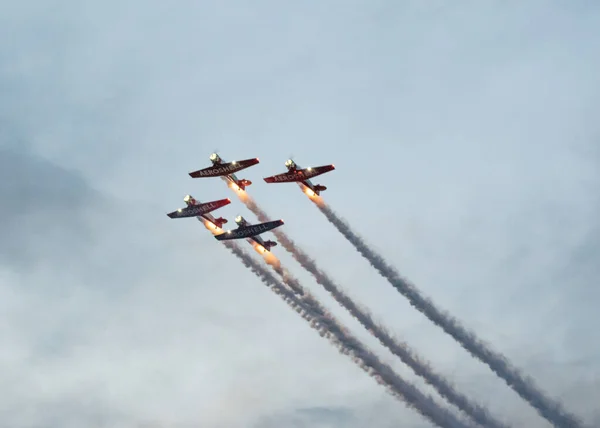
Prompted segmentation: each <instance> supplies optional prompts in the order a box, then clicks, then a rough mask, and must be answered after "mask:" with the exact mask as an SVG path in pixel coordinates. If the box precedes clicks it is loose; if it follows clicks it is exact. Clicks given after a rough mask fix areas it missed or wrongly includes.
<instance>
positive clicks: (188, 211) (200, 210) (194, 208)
mask: <svg viewBox="0 0 600 428" xmlns="http://www.w3.org/2000/svg"><path fill="white" fill-rule="evenodd" d="M230 203H231V200H230V199H229V198H225V199H219V200H218V201H211V202H204V203H201V204H197V205H190V206H188V207H185V208H180V209H178V210H176V211H173V212H170V213H168V214H167V215H168V216H169V217H171V218H185V217H197V216H199V215H202V214H206V213H209V212H211V211H214V210H216V209H219V208H221V207H224V206H225V205H229V204H230Z"/></svg>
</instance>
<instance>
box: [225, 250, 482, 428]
mask: <svg viewBox="0 0 600 428" xmlns="http://www.w3.org/2000/svg"><path fill="white" fill-rule="evenodd" d="M223 243H224V244H225V246H226V247H227V248H228V249H229V250H230V251H231V252H232V253H233V254H235V255H236V256H237V257H238V258H239V259H240V260H241V261H242V263H243V264H244V265H245V266H246V267H248V268H249V269H250V270H252V272H254V273H255V274H256V275H257V276H258V277H259V278H260V279H261V280H262V282H263V283H265V285H267V286H268V287H269V288H271V290H272V291H273V292H275V293H276V294H277V295H279V296H280V297H281V298H282V299H283V300H284V301H285V302H286V303H287V304H288V305H289V306H290V307H291V308H292V309H294V310H295V311H296V312H298V313H300V314H301V315H302V318H304V319H305V320H306V321H308V322H309V323H310V325H311V327H313V328H314V329H316V330H317V331H318V332H319V334H320V335H321V336H322V337H327V338H328V339H329V340H330V342H331V343H332V344H333V345H334V346H335V347H336V348H337V349H338V350H339V351H340V352H341V353H342V354H344V355H349V356H350V357H351V358H352V360H353V361H354V362H355V363H356V364H357V365H358V366H359V367H360V368H362V369H363V370H364V371H365V372H367V373H368V374H369V375H370V376H372V377H373V378H375V379H376V380H377V382H378V383H380V384H382V385H384V386H386V388H387V389H388V391H389V392H390V393H391V394H392V395H393V396H395V397H396V398H398V399H400V400H401V401H403V402H404V403H405V404H407V405H408V406H409V407H412V408H414V409H415V410H417V411H418V412H419V413H420V414H421V415H423V416H424V417H426V418H427V419H429V420H430V421H431V422H433V423H434V424H436V425H437V426H439V427H447V428H454V427H461V428H465V427H467V428H469V427H474V426H473V425H471V424H467V423H463V422H462V421H460V420H459V419H458V418H457V417H456V416H454V415H453V414H452V413H450V411H448V410H447V409H445V408H443V407H441V406H439V405H438V404H437V403H436V402H435V401H434V400H433V398H432V397H430V396H427V395H424V394H423V393H421V392H420V391H419V390H418V389H417V388H416V387H415V386H414V385H412V384H410V383H408V382H406V381H405V380H403V379H402V378H400V377H399V376H398V375H397V374H396V373H394V371H393V370H392V368H391V367H389V366H388V365H386V364H384V363H383V362H381V361H380V360H379V358H378V357H377V356H376V355H374V354H373V353H372V352H371V351H369V350H368V349H367V348H366V347H365V346H364V345H362V344H361V343H360V342H359V341H358V340H357V339H356V338H354V337H353V336H352V335H351V334H350V333H347V332H346V331H345V329H344V328H342V326H341V324H340V323H339V322H338V321H337V320H336V319H335V318H334V317H333V316H332V315H331V314H329V313H326V312H324V310H323V309H321V308H320V306H319V305H318V303H317V302H316V301H315V300H314V299H313V298H312V296H310V295H308V294H307V295H306V296H305V297H304V298H303V299H302V300H300V299H299V298H298V297H297V296H296V295H294V293H293V292H292V291H290V290H288V289H287V288H286V287H285V286H284V285H283V284H281V283H280V282H279V281H278V280H277V279H276V278H275V277H274V276H273V274H271V272H269V271H268V270H267V269H266V268H265V267H263V266H261V265H260V264H259V263H257V262H256V261H255V260H254V259H252V257H250V255H248V254H246V253H245V252H244V251H243V250H242V249H240V248H239V247H238V246H237V245H236V244H235V243H233V242H230V241H224V242H223Z"/></svg>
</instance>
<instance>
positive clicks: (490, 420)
mask: <svg viewBox="0 0 600 428" xmlns="http://www.w3.org/2000/svg"><path fill="white" fill-rule="evenodd" d="M243 202H244V203H245V204H246V206H247V207H248V209H250V210H251V211H252V212H253V213H254V214H255V215H256V216H257V218H258V219H259V221H261V222H266V221H269V220H270V219H269V216H268V215H267V214H266V213H265V212H264V211H263V210H262V208H260V207H259V206H258V204H257V203H256V202H255V201H254V200H253V199H252V198H251V197H249V196H247V195H246V197H245V198H244V199H243ZM273 233H274V234H275V236H276V237H277V240H278V241H279V243H280V244H281V245H282V246H283V247H284V248H285V249H286V250H287V251H288V252H289V253H290V254H291V255H292V256H293V257H294V259H296V261H298V263H300V265H301V266H302V267H303V268H304V269H306V270H307V271H308V272H310V273H311V274H312V276H313V277H314V278H315V279H316V280H317V282H318V283H319V284H321V285H322V286H323V288H325V290H327V291H328V292H329V293H330V294H331V296H332V297H333V298H334V299H335V300H336V301H337V302H338V303H339V304H340V305H342V306H343V307H344V308H346V310H348V312H350V314H351V315H352V316H353V317H354V318H355V319H357V320H358V321H359V322H360V323H361V324H362V325H363V327H365V329H367V330H368V331H369V332H370V333H371V334H372V335H373V336H374V337H375V338H376V339H378V340H379V342H380V343H381V344H382V345H383V346H385V347H386V348H388V349H389V350H390V351H391V352H392V353H393V354H394V355H396V356H397V357H399V358H400V359H401V360H402V361H403V362H404V363H405V364H406V365H407V366H409V367H410V368H411V369H412V370H413V371H414V372H415V373H416V374H417V375H418V376H420V377H422V378H423V379H424V380H425V381H426V382H427V383H428V384H429V385H431V386H433V387H434V388H435V389H436V390H437V391H438V392H439V393H440V395H441V396H442V397H444V398H445V399H446V400H447V401H448V402H449V403H451V404H453V405H455V406H457V407H458V408H459V409H460V410H462V411H463V412H464V413H466V414H467V415H469V416H470V417H471V418H473V420H475V421H476V422H478V423H479V424H481V425H483V426H486V427H491V428H507V427H508V425H507V424H506V423H503V422H500V421H499V420H497V419H496V418H494V417H493V416H492V415H491V414H490V413H489V411H488V410H487V409H486V408H484V407H483V406H482V405H480V404H478V403H475V402H473V401H472V400H471V399H470V398H468V397H467V396H465V395H464V394H461V393H460V392H458V391H457V390H456V388H455V386H454V385H452V384H451V383H450V381H448V380H447V379H446V378H444V377H443V376H442V375H441V374H439V373H436V372H435V371H434V370H433V368H432V367H431V366H430V365H429V364H428V363H427V362H426V361H424V360H423V359H422V358H421V357H419V356H418V355H417V354H416V352H415V351H414V350H412V349H411V348H410V347H409V346H408V344H406V343H402V342H400V341H398V340H397V339H396V338H394V337H392V335H391V334H390V333H389V332H388V331H387V330H386V329H385V328H384V327H383V326H381V325H379V324H377V323H376V322H375V321H374V320H373V318H372V316H371V314H370V313H369V312H368V311H367V310H366V309H364V308H361V307H360V306H359V305H357V304H356V303H355V302H354V301H353V300H352V298H350V297H349V296H348V295H346V294H345V293H344V292H343V291H342V290H341V288H340V287H339V286H338V285H337V284H336V283H335V282H334V281H333V280H332V279H330V278H329V276H328V275H327V274H325V273H324V272H323V271H321V270H320V269H319V268H318V267H317V266H316V263H315V262H314V260H313V259H311V258H310V257H309V256H308V255H307V254H306V253H304V252H303V251H302V250H301V249H300V248H299V247H298V246H297V245H296V244H295V243H294V242H293V241H292V240H291V239H290V238H289V237H288V236H287V234H286V233H285V232H283V231H281V230H280V229H274V230H273ZM280 269H281V267H280ZM275 270H276V272H278V273H280V272H279V271H278V270H277V269H275ZM280 275H283V273H280ZM284 282H285V281H284Z"/></svg>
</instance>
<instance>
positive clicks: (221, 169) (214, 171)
mask: <svg viewBox="0 0 600 428" xmlns="http://www.w3.org/2000/svg"><path fill="white" fill-rule="evenodd" d="M258 162H259V161H258V158H254V159H244V160H241V161H237V162H236V161H233V162H227V163H221V164H218V165H213V166H209V167H208V168H204V169H200V170H198V171H194V172H190V173H189V174H190V177H192V178H200V177H220V176H222V175H229V174H234V173H236V172H238V171H241V170H242V169H246V168H248V167H251V166H252V165H256V164H257V163H258Z"/></svg>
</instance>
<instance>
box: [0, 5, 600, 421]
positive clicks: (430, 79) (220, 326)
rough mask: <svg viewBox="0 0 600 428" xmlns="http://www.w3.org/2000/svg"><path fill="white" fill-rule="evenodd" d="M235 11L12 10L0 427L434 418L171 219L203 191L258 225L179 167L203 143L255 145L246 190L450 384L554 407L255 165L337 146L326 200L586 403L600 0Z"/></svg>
mask: <svg viewBox="0 0 600 428" xmlns="http://www.w3.org/2000/svg"><path fill="white" fill-rule="evenodd" d="M227 4H228V6H225V5H224V2H208V1H195V2H191V1H179V2H176V3H168V4H167V3H160V2H148V1H130V2H116V1H105V2H97V3H94V4H91V2H75V1H58V0H56V1H48V2H43V4H42V3H39V4H33V3H29V4H28V3H27V2H2V3H0V199H1V200H2V209H1V210H0V339H1V346H0V385H2V388H1V389H0V420H2V426H6V427H10V428H58V427H60V428H71V427H73V428H75V427H78V428H79V427H81V426H86V427H90V428H96V427H109V426H110V427H118V428H121V427H124V428H125V427H127V428H129V427H148V428H149V427H165V428H166V427H169V428H171V427H172V428H193V427H203V428H204V427H209V428H225V427H227V428H238V427H239V428H246V427H252V428H267V427H269V428H270V427H275V426H277V427H294V428H296V427H298V428H303V427H317V426H323V427H335V428H339V427H345V428H354V427H364V426H372V427H378V428H379V427H381V428H387V427H398V426H405V427H414V428H420V427H426V426H430V425H428V423H427V422H426V421H424V420H423V419H422V418H421V417H419V416H418V415H417V414H416V413H415V412H413V411H412V410H409V409H407V408H406V407H405V406H404V405H403V404H401V403H399V402H397V401H395V400H394V399H393V398H392V397H390V396H389V395H388V394H387V393H386V392H385V390H384V389H383V388H381V387H380V386H379V385H378V384H376V383H375V382H374V381H373V380H372V379H371V378H369V377H368V376H367V375H366V374H365V373H364V372H362V371H361V370H360V369H359V368H357V367H356V366H355V365H354V364H353V363H352V361H351V360H349V359H348V358H347V357H345V356H343V355H340V354H338V352H337V351H336V350H335V349H334V348H333V347H331V346H330V345H329V343H328V342H327V341H326V340H324V339H323V338H321V337H319V335H318V334H316V332H315V331H314V330H312V329H310V327H309V326H308V325H307V324H306V323H305V321H303V320H302V319H301V318H300V317H299V316H298V315H297V314H296V313H295V312H293V311H291V310H289V308H288V307H287V306H286V305H285V304H284V303H283V302H282V301H280V300H279V298H278V297H277V296H275V295H274V294H272V293H271V292H270V291H269V290H268V289H266V288H265V287H264V286H263V285H262V284H261V283H260V281H259V280H258V279H256V278H255V277H254V276H253V274H252V273H251V272H249V271H248V270H247V269H245V268H244V267H243V266H242V265H241V264H240V263H239V262H238V261H237V259H236V258H235V257H234V256H233V255H231V254H230V253H229V252H228V251H227V250H226V249H225V248H224V247H223V246H222V245H221V244H219V243H218V242H216V241H215V240H214V238H213V237H212V236H210V234H208V233H207V231H206V230H205V229H204V228H203V227H202V226H201V225H200V224H199V223H198V222H197V221H195V220H193V219H189V220H170V219H168V218H167V217H166V215H165V213H166V212H168V211H172V210H174V209H176V208H179V207H181V206H183V200H182V198H183V196H184V195H185V194H187V193H190V194H192V195H193V196H195V197H196V198H198V199H201V200H203V201H208V200H214V199H220V198H223V197H230V198H232V200H233V203H232V204H231V205H229V206H227V207H225V208H223V209H222V210H220V211H219V212H218V214H219V215H223V216H225V217H226V218H228V219H229V220H230V224H228V226H229V225H231V223H233V217H234V216H235V215H237V214H243V215H244V216H246V217H247V218H248V220H250V221H256V220H255V218H254V217H253V215H252V214H251V213H250V212H249V211H247V210H246V208H245V207H244V206H243V205H242V204H241V203H240V202H239V201H238V200H237V199H236V198H235V197H234V195H233V194H232V192H231V191H230V190H229V189H228V188H227V187H226V186H225V184H224V183H223V182H222V181H220V180H218V179H198V180H193V179H191V178H190V177H189V176H188V175H187V173H188V172H189V171H192V170H195V169H200V168H202V167H205V166H207V165H208V163H209V160H208V156H209V155H210V153H211V152H212V151H213V150H215V149H218V150H219V151H220V153H221V155H222V156H223V157H224V158H225V159H226V160H235V159H242V158H250V157H259V158H260V164H259V165H257V166H255V167H252V168H251V169H248V170H246V171H244V172H242V173H240V176H241V177H243V178H248V179H250V180H252V181H253V182H254V184H253V185H252V186H250V187H249V189H248V191H249V193H250V194H251V195H252V196H253V197H255V199H256V200H257V202H258V203H259V204H260V205H261V206H262V207H263V208H264V209H265V210H266V211H267V212H268V213H269V215H271V216H272V217H276V218H283V219H284V220H285V226H283V227H284V228H285V231H286V232H288V233H289V235H290V236H291V237H292V238H293V239H295V240H296V241H297V242H298V243H299V244H300V245H301V247H302V248H304V249H305V250H307V251H309V252H310V253H311V254H312V255H313V256H314V257H315V258H317V259H318V263H319V265H320V266H321V267H322V268H324V269H325V270H326V271H327V272H328V273H329V274H330V275H331V276H332V277H333V278H335V279H336V280H338V281H339V283H340V284H342V285H343V287H344V289H345V290H347V291H348V292H349V293H350V294H351V295H352V296H353V297H355V298H356V299H358V300H359V301H361V302H362V303H363V304H365V305H367V306H368V307H369V309H370V310H371V311H372V312H373V313H374V314H375V316H376V318H377V319H379V320H381V321H383V322H385V324H386V326H388V327H389V328H390V329H391V330H392V331H393V332H394V333H395V334H397V335H398V336H399V337H402V338H403V339H405V340H407V341H408V342H409V343H410V344H411V345H413V346H414V347H415V348H416V349H417V350H418V351H419V352H421V353H422V354H423V355H424V356H426V358H428V359H429V360H430V361H431V362H432V364H433V365H434V366H435V367H436V368H437V369H438V370H439V371H440V372H442V373H444V374H445V375H447V376H448V377H450V378H451V379H452V381H453V382H455V383H456V385H457V386H458V387H459V388H460V389H461V390H462V391H464V392H466V393H468V394H469V395H471V396H474V397H478V399H479V400H480V401H481V402H482V403H485V404H486V405H488V406H489V407H490V409H491V411H492V413H493V414H495V415H503V416H506V417H507V418H509V420H510V422H512V423H513V424H514V425H515V426H527V427H532V428H537V427H547V426H548V425H547V424H546V422H545V421H543V420H542V419H541V418H540V417H539V416H538V415H537V414H536V413H535V411H533V410H532V409H531V408H530V407H529V406H528V405H526V404H524V403H523V402H522V401H521V400H520V399H519V397H518V396H517V395H516V394H515V393H514V392H513V391H512V390H510V389H509V388H508V387H507V386H506V385H505V384H504V383H503V382H502V381H501V380H499V379H498V378H496V377H495V376H494V375H493V373H492V372H491V371H490V370H489V369H487V368H486V367H485V366H484V365H483V364H481V363H479V362H477V361H476V360H474V359H473V358H471V357H470V356H469V355H468V354H467V353H466V352H465V351H464V350H463V349H462V348H460V346H458V345H457V344H456V343H455V342H454V341H453V340H452V339H451V338H450V337H449V336H446V335H445V334H443V333H442V332H441V331H440V330H439V329H438V328H436V327H435V326H433V325H432V324H431V323H430V322H429V321H427V320H426V319H425V317H424V316H423V315H421V314H420V313H418V312H417V311H415V310H414V309H413V308H412V307H411V306H410V305H408V303H407V302H406V301H405V299H404V298H403V297H402V296H400V295H399V294H398V293H397V292H395V291H394V290H393V289H392V287H391V286H390V285H389V284H388V283H387V282H386V281H385V280H383V279H382V278H381V277H379V276H378V274H377V273H376V272H375V271H374V270H372V269H371V268H370V266H369V264H368V263H367V262H366V261H365V260H364V259H362V258H361V256H360V255H359V254H358V253H356V252H355V250H354V249H353V247H352V246H351V245H350V244H349V243H348V242H346V241H345V240H344V238H343V237H342V236H341V235H339V233H338V232H336V230H335V229H334V228H333V227H332V226H330V225H329V224H328V223H327V221H326V219H325V218H324V217H323V216H322V215H321V214H320V213H319V211H318V210H317V209H316V208H315V207H314V206H312V204H311V202H310V201H309V200H308V199H307V198H306V197H305V196H304V195H302V193H301V192H300V191H299V190H298V188H297V187H296V186H295V185H292V184H272V185H267V184H266V183H264V182H263V180H262V178H263V177H265V176H268V175H272V174H275V173H279V172H283V170H284V165H283V163H284V161H285V160H286V159H287V158H288V157H289V156H290V155H293V156H294V158H295V160H296V161H297V162H298V163H299V164H300V165H301V166H311V165H312V166H316V165H322V164H329V163H334V164H335V165H336V168H337V169H336V170H335V171H334V172H332V173H329V174H327V175H324V176H322V177H319V178H318V179H316V180H315V181H316V182H317V183H321V184H324V185H326V186H327V187H328V190H327V191H326V192H324V194H323V197H324V199H325V200H326V201H327V202H328V203H329V204H330V205H331V206H332V207H333V209H334V210H335V211H336V212H338V213H339V214H340V215H341V216H343V217H344V218H346V219H347V220H348V221H349V223H350V224H351V225H352V227H354V228H355V230H356V231H357V232H358V233H360V234H361V235H362V236H364V237H366V238H367V241H368V242H369V243H371V244H372V245H373V246H374V248H376V249H377V250H378V251H380V252H381V253H382V254H384V255H385V256H386V257H387V258H388V260H389V261H390V262H391V263H392V264H394V265H395V266H397V268H398V269H399V270H400V271H401V272H402V273H403V274H405V275H406V276H407V277H408V278H410V279H411V280H412V281H414V282H415V283H416V284H417V285H418V286H419V287H420V288H421V289H422V290H423V292H424V293H426V294H427V295H429V296H431V297H432V298H433V299H434V300H435V301H436V302H437V303H438V304H439V305H440V306H442V307H444V308H445V309H447V310H449V311H450V312H452V313H453V314H455V315H456V316H457V317H458V318H459V319H461V320H463V321H464V322H465V324H466V325H468V326H469V327H471V328H473V329H474V330H475V331H476V332H477V333H478V334H479V335H480V337H481V338H483V339H485V340H486V341H488V342H490V343H492V344H493V345H494V347H495V348H496V349H498V350H500V351H501V352H503V353H505V354H506V355H507V356H508V357H509V358H510V359H511V360H512V361H513V362H514V363H515V364H516V365H517V366H519V367H521V368H523V369H524V370H526V372H527V373H528V374H530V375H531V376H533V377H534V378H535V379H536V381H537V382H538V384H539V385H540V386H541V387H542V388H543V389H545V390H546V391H547V392H548V394H549V395H551V396H553V397H556V398H559V399H561V400H563V402H564V404H565V406H566V407H567V408H569V410H571V411H573V412H575V413H577V414H578V415H580V416H581V417H582V418H583V419H584V420H585V421H587V422H588V423H590V424H592V423H595V424H600V412H599V411H598V410H597V403H598V402H600V393H599V385H600V339H599V336H598V333H597V326H598V324H599V323H600V315H598V313H599V312H598V305H599V303H600V292H599V291H598V290H599V289H598V275H599V274H600V221H599V220H598V218H600V216H599V215H598V209H599V207H600V197H599V196H598V195H599V193H598V186H599V185H600V122H599V121H598V104H599V102H600V86H598V76H599V75H600V67H599V65H600V63H599V60H598V58H599V56H598V46H600V31H599V30H598V28H600V5H599V4H597V3H596V2H586V1H579V2H568V4H567V3H566V2H557V1H542V0H539V1H537V0H530V1H527V2H502V3H499V2H479V3H475V2H458V3H456V2H454V3H452V5H450V3H447V4H446V3H443V4H442V2H435V1H403V2H392V1H389V2H382V1H376V2H374V1H364V0H363V1H348V0H346V1H308V2H296V3H292V2H278V1H274V0H270V1H268V0H263V1H257V2H252V4H250V3H248V2H241V1H240V2H227ZM232 227H233V226H232ZM265 236H267V235H265ZM241 244H242V245H243V246H244V247H246V248H247V249H249V250H251V248H250V246H249V245H248V244H246V243H245V242H243V241H242V242H241ZM273 252H274V253H275V254H276V255H277V256H278V257H280V259H281V260H282V261H283V263H284V264H285V265H286V266H288V267H289V268H290V270H291V271H292V272H293V273H294V274H295V275H296V276H297V277H298V278H299V279H300V280H301V281H302V282H303V283H304V284H305V286H307V287H308V288H310V289H311V290H313V291H314V292H315V293H316V294H317V295H318V296H320V297H322V298H323V301H324V303H325V304H326V305H327V306H328V307H330V308H331V309H332V310H333V312H334V313H335V314H336V315H339V316H340V318H341V319H342V320H344V321H346V322H348V325H349V326H350V327H351V328H352V329H353V331H355V332H356V333H357V334H358V335H359V336H360V337H361V338H363V339H364V340H365V342H366V343H368V344H369V345H370V346H373V349H375V350H376V351H377V353H378V354H379V355H381V356H382V357H383V358H384V359H385V360H386V361H388V362H391V363H393V364H394V367H397V368H398V370H399V372H400V373H402V374H403V375H405V376H406V378H407V379H410V380H414V381H415V382H417V384H418V385H422V383H421V382H420V381H418V380H417V379H416V377H415V376H414V375H412V374H411V373H410V372H409V371H408V369H406V368H405V367H404V366H403V365H402V364H401V363H396V362H394V360H393V359H392V358H391V357H390V354H388V353H387V352H386V351H385V350H383V349H382V348H381V347H379V345H378V344H376V343H375V341H374V340H373V339H372V338H370V337H369V336H368V334H367V333H365V332H364V331H362V330H361V329H360V328H359V327H360V326H358V325H357V324H356V323H355V322H354V321H353V320H351V319H349V317H348V315H347V314H346V313H345V312H344V311H343V310H342V309H340V308H339V307H338V306H337V305H336V304H335V302H333V301H332V300H331V299H330V298H329V296H327V295H326V294H325V293H323V292H322V291H321V290H320V289H319V288H318V286H317V284H315V283H314V281H312V280H311V277H310V276H309V275H308V274H307V273H305V272H303V271H302V270H301V269H300V267H299V266H298V265H297V264H295V263H294V261H293V259H291V258H290V257H289V256H288V255H287V254H286V253H285V251H284V249H283V248H282V247H281V246H278V247H275V248H274V250H273ZM427 391H428V390H427ZM319 423H320V424H322V425H318V424H319Z"/></svg>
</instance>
